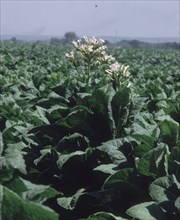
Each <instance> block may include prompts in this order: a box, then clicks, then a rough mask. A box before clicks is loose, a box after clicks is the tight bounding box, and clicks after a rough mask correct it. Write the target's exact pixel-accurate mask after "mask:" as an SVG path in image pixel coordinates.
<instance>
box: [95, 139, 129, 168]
mask: <svg viewBox="0 0 180 220" xmlns="http://www.w3.org/2000/svg"><path fill="white" fill-rule="evenodd" d="M124 142H125V141H124V140H122V139H120V138H119V139H115V140H111V141H107V142H105V143H103V144H102V146H100V147H98V148H97V149H99V150H100V151H103V152H105V153H107V154H108V155H109V157H110V159H111V161H112V162H113V163H114V164H120V163H124V162H127V158H126V156H125V155H124V154H123V153H122V152H121V150H120V147H121V146H122V145H123V143H124Z"/></svg>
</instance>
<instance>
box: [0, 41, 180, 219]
mask: <svg viewBox="0 0 180 220" xmlns="http://www.w3.org/2000/svg"><path fill="white" fill-rule="evenodd" d="M101 43H102V42H101ZM0 46H1V47H0V184H1V185H0V219H7V220H13V219H22V220H27V219H29V220H32V219H44V220H45V219H47V220H51V219H62V220H66V219H71V220H78V219H84V220H85V219H87V220H93V219H97V220H98V219H99V220H108V219H109V220H110V219H112V220H121V219H129V220H130V219H143V220H150V219H159V220H161V219H163V220H164V219H167V220H168V219H175V220H178V219H179V215H180V205H179V204H180V199H179V198H180V172H179V171H180V147H179V146H180V139H179V137H180V135H179V122H180V116H179V110H180V105H179V103H180V93H179V88H180V84H179V60H178V53H177V52H176V51H166V52H165V51H155V50H129V49H126V50H121V49H118V48H117V49H116V48H114V49H112V48H108V52H110V53H111V54H112V55H113V56H114V57H115V58H116V60H117V61H118V62H120V63H122V64H124V65H125V66H126V65H129V71H130V73H131V77H130V78H128V81H129V82H130V83H131V86H130V87H127V86H126V84H123V83H121V81H114V80H115V78H114V79H112V78H111V77H109V76H108V75H107V72H106V70H107V69H109V64H107V63H105V61H103V62H104V63H103V64H102V65H99V64H96V65H93V63H91V65H90V66H89V68H88V69H87V67H88V65H86V64H84V63H81V62H80V59H79V60H78V66H74V65H72V63H71V62H70V61H69V60H68V59H66V57H65V54H66V52H68V51H69V50H70V49H71V47H63V46H61V45H56V46H53V45H43V44H37V45H36V44H23V43H13V42H11V43H10V42H9V43H8V42H2V43H1V45H0ZM101 46H102V45H101ZM101 49H102V48H101ZM89 52H90V53H91V48H90V51H89ZM96 52H97V54H98V51H96ZM91 55H92V54H91ZM85 58H87V57H85ZM101 58H102V57H101ZM93 59H94V60H95V58H93ZM108 59H111V61H112V57H111V56H109V58H108ZM83 62H85V60H84V61H83ZM98 65H99V67H100V68H97V66H98ZM76 67H77V68H76ZM118 80H122V78H121V77H120V78H119V79H118ZM115 82H116V83H115Z"/></svg>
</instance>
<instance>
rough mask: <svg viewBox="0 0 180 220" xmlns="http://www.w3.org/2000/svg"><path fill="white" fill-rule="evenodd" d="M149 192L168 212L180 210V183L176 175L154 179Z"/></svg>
mask: <svg viewBox="0 0 180 220" xmlns="http://www.w3.org/2000/svg"><path fill="white" fill-rule="evenodd" d="M149 194H150V195H151V197H152V199H153V200H154V201H155V202H157V203H158V204H159V205H160V206H161V207H162V208H163V209H164V210H166V211H167V212H169V213H179V212H180V209H179V197H180V183H179V182H178V181H177V179H176V177H175V176H174V175H170V176H164V177H160V178H158V179H156V180H154V181H153V182H152V183H151V185H150V187H149Z"/></svg>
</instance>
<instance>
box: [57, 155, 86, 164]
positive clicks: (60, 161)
mask: <svg viewBox="0 0 180 220" xmlns="http://www.w3.org/2000/svg"><path fill="white" fill-rule="evenodd" d="M85 154H86V152H84V151H75V152H73V153H70V154H62V155H60V156H59V159H58V160H57V165H58V167H59V168H62V166H63V165H64V164H65V163H66V162H67V161H68V160H69V159H70V158H72V157H76V156H82V155H85Z"/></svg>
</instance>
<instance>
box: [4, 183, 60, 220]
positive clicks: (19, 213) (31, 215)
mask: <svg viewBox="0 0 180 220" xmlns="http://www.w3.org/2000/svg"><path fill="white" fill-rule="evenodd" d="M1 210H2V219H6V220H14V219H22V220H37V219H42V220H58V215H57V214H56V213H55V212H54V211H53V210H52V209H50V208H48V207H46V206H43V205H40V204H37V203H33V202H25V201H24V200H23V199H21V198H20V197H19V196H18V195H17V194H16V193H14V192H13V191H11V190H10V189H8V188H6V187H3V201H2V204H1Z"/></svg>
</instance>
